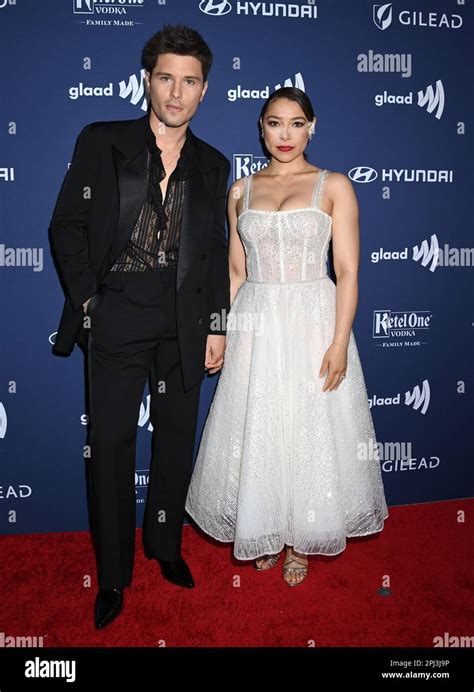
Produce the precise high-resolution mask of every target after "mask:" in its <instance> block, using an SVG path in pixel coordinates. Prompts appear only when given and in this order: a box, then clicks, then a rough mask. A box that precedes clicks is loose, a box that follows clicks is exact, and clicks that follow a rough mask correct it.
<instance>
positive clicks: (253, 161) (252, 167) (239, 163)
mask: <svg viewBox="0 0 474 692" xmlns="http://www.w3.org/2000/svg"><path fill="white" fill-rule="evenodd" d="M232 164H233V165H232V168H233V171H234V173H233V175H234V180H238V179H239V178H242V177H243V176H244V175H251V174H252V173H256V172H257V171H261V170H262V168H266V167H267V166H268V159H267V158H266V157H265V156H254V155H253V154H234V156H233V161H232Z"/></svg>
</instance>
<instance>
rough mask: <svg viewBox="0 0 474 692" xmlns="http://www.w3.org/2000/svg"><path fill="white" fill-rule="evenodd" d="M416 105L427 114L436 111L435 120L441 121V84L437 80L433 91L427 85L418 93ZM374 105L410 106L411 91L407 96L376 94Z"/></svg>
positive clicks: (442, 100)
mask: <svg viewBox="0 0 474 692" xmlns="http://www.w3.org/2000/svg"><path fill="white" fill-rule="evenodd" d="M417 96H418V100H417V105H418V106H419V107H420V108H425V107H426V110H427V111H428V113H433V111H434V110H436V113H435V118H437V119H438V120H440V119H441V116H442V115H443V111H444V102H445V98H444V87H443V82H442V81H441V80H440V79H438V80H437V81H436V85H435V89H433V87H432V85H431V84H429V85H428V86H427V87H426V89H425V91H422V90H421V89H420V91H418V94H417ZM374 103H375V105H376V106H378V107H379V108H380V106H385V105H387V104H389V105H393V104H395V105H397V106H412V105H413V91H410V92H408V94H405V95H403V94H389V93H388V91H386V90H385V91H384V92H383V94H376V95H375V96H374Z"/></svg>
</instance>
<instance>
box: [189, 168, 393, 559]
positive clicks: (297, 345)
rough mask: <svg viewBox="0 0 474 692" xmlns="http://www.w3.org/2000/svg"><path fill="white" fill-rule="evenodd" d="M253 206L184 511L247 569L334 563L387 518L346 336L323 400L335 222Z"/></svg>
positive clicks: (318, 214) (319, 185)
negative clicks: (280, 556)
mask: <svg viewBox="0 0 474 692" xmlns="http://www.w3.org/2000/svg"><path fill="white" fill-rule="evenodd" d="M327 173H328V171H327V170H322V171H320V172H319V173H317V174H316V182H315V186H314V189H313V195H312V200H311V205H310V206H309V207H306V208H300V209H291V210H287V211H264V210H257V209H251V208H249V197H250V188H251V182H252V181H251V176H246V177H245V178H244V186H245V187H244V199H243V207H242V212H241V214H240V216H239V218H238V224H237V229H238V232H239V235H240V237H241V239H242V243H243V245H244V249H245V254H246V263H247V279H246V281H245V282H244V283H243V284H242V285H241V286H240V288H239V290H238V292H237V295H236V297H235V299H234V302H233V303H232V306H231V309H230V312H229V316H228V332H227V346H226V352H225V361H224V366H223V368H222V370H221V373H220V375H219V382H218V384H217V387H216V391H215V395H214V398H213V401H212V404H211V408H210V410H209V415H208V418H207V421H206V425H205V427H204V431H203V435H202V440H201V444H200V447H199V451H198V456H197V459H196V464H195V467H194V471H193V475H192V479H191V483H190V487H189V491H188V495H187V499H186V510H187V512H188V513H189V515H190V516H191V517H192V518H193V519H194V520H195V521H196V522H197V524H198V525H199V526H200V527H201V528H202V529H203V530H204V531H205V532H206V533H207V534H208V535H210V536H212V537H213V538H215V539H217V540H219V541H224V542H232V541H233V542H234V555H235V557H236V558H237V559H240V560H246V559H252V558H256V557H259V556H261V555H264V554H268V553H277V552H279V551H280V550H281V549H282V548H283V546H284V544H287V545H291V546H293V547H294V549H295V550H296V551H298V552H301V553H306V554H316V553H319V554H323V555H335V554H337V553H340V552H341V551H343V550H344V549H345V547H346V538H348V537H354V536H366V535H368V534H372V533H376V532H378V531H381V530H382V529H383V525H384V519H386V518H387V516H388V511H387V505H386V501H385V496H384V488H383V484H382V478H381V470H380V461H379V456H378V452H377V449H376V438H375V433H374V427H373V422H372V416H371V412H370V409H369V405H368V397H367V390H366V387H365V382H364V377H363V373H362V369H361V364H360V360H359V355H358V351H357V346H356V342H355V339H354V335H353V333H352V332H351V335H350V342H349V347H348V365H347V376H346V378H345V379H344V380H343V382H342V383H341V384H340V385H339V387H338V388H337V389H336V390H335V391H332V392H329V391H326V392H323V391H322V387H323V384H324V381H325V377H323V378H319V369H320V366H321V362H322V358H323V355H324V353H325V351H326V350H327V348H328V347H329V345H330V344H331V341H332V339H333V335H334V329H335V318H336V287H335V284H334V282H333V281H332V280H331V279H330V278H329V277H328V276H327V272H326V262H327V252H328V245H329V242H330V239H331V225H332V218H331V216H330V215H329V214H327V213H326V212H324V211H323V210H322V209H321V208H320V207H319V203H320V200H321V197H322V192H323V188H324V183H325V180H326V177H327Z"/></svg>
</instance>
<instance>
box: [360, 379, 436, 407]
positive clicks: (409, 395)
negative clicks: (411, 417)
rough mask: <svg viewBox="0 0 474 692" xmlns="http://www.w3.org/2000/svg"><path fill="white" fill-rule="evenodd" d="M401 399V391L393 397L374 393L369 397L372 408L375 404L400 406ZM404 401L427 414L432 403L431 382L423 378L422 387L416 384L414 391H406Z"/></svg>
mask: <svg viewBox="0 0 474 692" xmlns="http://www.w3.org/2000/svg"><path fill="white" fill-rule="evenodd" d="M400 399H401V394H400V392H399V393H398V394H396V395H395V396H392V397H378V396H377V395H376V394H374V396H373V397H372V398H370V399H369V406H370V408H372V407H373V406H399V405H400ZM404 403H405V405H406V406H409V407H410V408H412V409H414V410H415V411H419V412H420V413H421V414H423V415H425V413H426V412H427V410H428V407H429V405H430V384H429V382H428V380H423V382H422V385H421V389H420V387H419V386H418V385H416V387H414V388H413V390H412V391H410V390H408V391H406V392H405V401H404Z"/></svg>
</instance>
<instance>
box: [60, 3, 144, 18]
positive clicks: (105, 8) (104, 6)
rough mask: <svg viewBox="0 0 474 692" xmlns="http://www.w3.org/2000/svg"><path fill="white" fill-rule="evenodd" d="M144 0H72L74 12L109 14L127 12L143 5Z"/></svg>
mask: <svg viewBox="0 0 474 692" xmlns="http://www.w3.org/2000/svg"><path fill="white" fill-rule="evenodd" d="M144 2H145V0H73V2H72V11H73V13H74V14H86V15H87V14H88V15H93V14H99V15H111V14H115V15H117V14H121V15H124V14H126V13H127V10H128V9H131V8H136V7H143V6H144Z"/></svg>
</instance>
